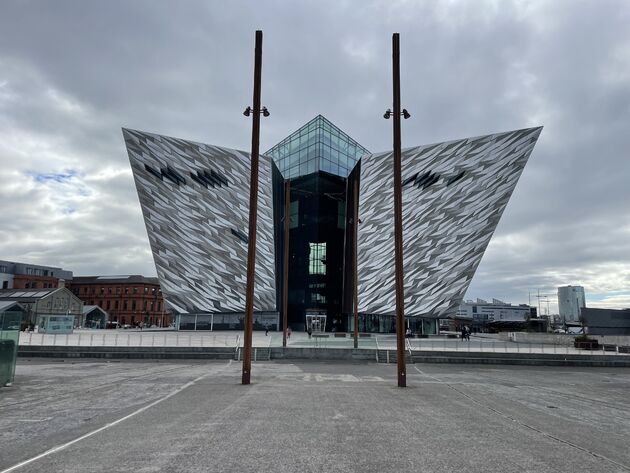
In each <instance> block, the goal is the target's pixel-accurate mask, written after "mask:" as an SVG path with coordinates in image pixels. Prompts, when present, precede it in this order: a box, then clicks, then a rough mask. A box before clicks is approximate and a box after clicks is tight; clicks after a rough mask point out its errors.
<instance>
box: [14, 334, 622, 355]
mask: <svg viewBox="0 0 630 473" xmlns="http://www.w3.org/2000/svg"><path fill="white" fill-rule="evenodd" d="M242 343H243V338H242V332H234V331H220V332H182V331H173V330H163V331H139V330H78V331H75V332H74V333H71V334H67V335H66V334H44V333H36V332H22V333H20V339H19V344H20V345H21V346H62V347H63V346H68V347H69V346H83V347H231V348H235V347H239V346H242ZM252 346H253V347H257V348H268V349H269V348H271V347H277V346H282V335H281V332H279V333H278V334H276V335H275V336H274V335H273V334H272V333H270V334H269V335H268V336H267V335H265V333H264V332H254V336H253V339H252ZM288 346H289V347H295V348H346V349H352V348H353V347H354V343H353V339H352V337H346V338H344V337H342V338H338V337H334V336H332V337H311V338H309V337H308V336H307V334H305V333H304V334H302V333H296V332H294V333H293V335H292V336H291V338H290V339H289V340H288ZM359 348H362V349H376V350H396V337H395V336H393V335H378V336H368V335H367V334H365V335H364V336H362V337H360V338H359ZM405 351H406V352H407V353H409V354H413V353H414V352H418V351H438V352H439V351H442V352H447V351H448V352H452V351H455V352H470V353H488V352H489V353H532V354H536V353H546V354H567V355H596V354H605V355H625V356H628V355H630V346H624V345H615V344H603V345H601V344H600V345H599V347H598V348H597V349H595V350H584V349H576V348H574V347H573V346H570V345H568V344H550V343H534V342H527V341H519V342H515V341H512V340H501V339H499V338H489V337H475V336H472V337H471V339H470V340H462V339H460V338H450V337H430V338H412V339H406V341H405Z"/></svg>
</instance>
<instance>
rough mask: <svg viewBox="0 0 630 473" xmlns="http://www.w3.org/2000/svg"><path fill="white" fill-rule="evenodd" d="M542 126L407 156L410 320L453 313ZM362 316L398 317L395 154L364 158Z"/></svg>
mask: <svg viewBox="0 0 630 473" xmlns="http://www.w3.org/2000/svg"><path fill="white" fill-rule="evenodd" d="M541 130H542V127H538V128H528V129H523V130H516V131H511V132H506V133H498V134H494V135H487V136H480V137H476V138H468V139H463V140H457V141H449V142H445V143H438V144H433V145H427V146H419V147H416V148H410V149H406V150H403V153H402V182H403V195H402V200H403V262H404V281H405V286H404V287H405V315H410V316H425V317H443V316H447V315H449V314H451V313H453V312H454V311H455V310H456V309H457V306H458V305H459V303H460V301H461V299H462V297H463V296H464V294H465V292H466V289H467V288H468V285H469V283H470V280H471V279H472V277H473V275H474V273H475V270H476V269H477V266H478V265H479V262H480V261H481V257H482V256H483V253H484V251H485V249H486V247H487V245H488V242H489V241H490V238H491V237H492V234H493V232H494V229H495V228H496V226H497V224H498V223H499V219H500V217H501V214H502V213H503V210H504V209H505V206H506V204H507V202H508V200H509V198H510V195H511V194H512V191H513V190H514V187H515V186H516V183H517V181H518V178H519V176H520V174H521V171H522V170H523V167H524V166H525V163H526V162H527V159H528V158H529V155H530V153H531V152H532V149H533V148H534V145H535V143H536V141H537V139H538V136H539V135H540V132H541ZM359 195H360V197H359V219H360V220H359V221H360V222H361V223H360V224H359V232H358V233H359V235H358V279H359V287H358V293H359V311H360V312H362V313H367V314H393V313H395V308H396V300H395V289H394V287H395V286H394V210H393V209H394V204H393V157H392V152H387V153H380V154H373V155H368V156H364V157H363V158H362V160H361V179H360V194H359Z"/></svg>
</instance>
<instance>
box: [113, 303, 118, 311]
mask: <svg viewBox="0 0 630 473" xmlns="http://www.w3.org/2000/svg"><path fill="white" fill-rule="evenodd" d="M114 308H115V309H116V310H118V301H115V302H114Z"/></svg>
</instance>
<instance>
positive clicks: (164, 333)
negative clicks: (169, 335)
mask: <svg viewBox="0 0 630 473" xmlns="http://www.w3.org/2000/svg"><path fill="white" fill-rule="evenodd" d="M164 346H166V332H164Z"/></svg>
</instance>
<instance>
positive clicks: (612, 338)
mask: <svg viewBox="0 0 630 473" xmlns="http://www.w3.org/2000/svg"><path fill="white" fill-rule="evenodd" d="M575 337H577V335H576V334H569V333H536V332H501V333H500V334H499V339H500V340H507V341H511V342H519V343H534V344H537V343H540V344H543V345H559V346H573V341H574V340H575ZM589 338H595V339H597V341H598V342H599V343H600V344H610V345H621V346H630V336H628V335H589Z"/></svg>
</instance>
